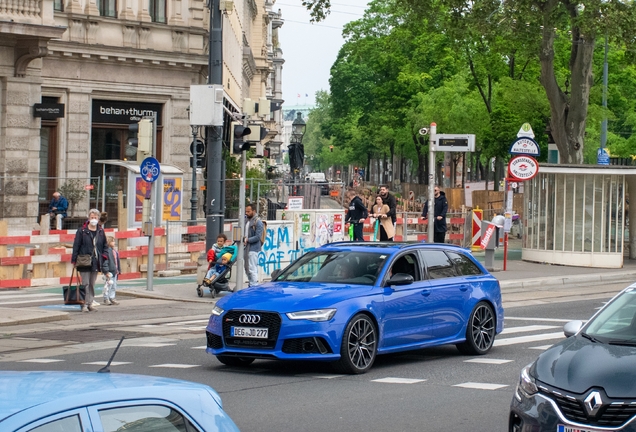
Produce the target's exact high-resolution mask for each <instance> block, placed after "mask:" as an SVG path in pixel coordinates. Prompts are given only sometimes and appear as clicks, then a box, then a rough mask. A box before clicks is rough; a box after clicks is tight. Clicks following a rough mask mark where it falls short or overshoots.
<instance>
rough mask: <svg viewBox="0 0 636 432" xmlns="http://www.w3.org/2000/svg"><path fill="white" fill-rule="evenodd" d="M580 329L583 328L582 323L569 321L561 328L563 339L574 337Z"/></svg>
mask: <svg viewBox="0 0 636 432" xmlns="http://www.w3.org/2000/svg"><path fill="white" fill-rule="evenodd" d="M581 327H583V321H579V320H576V321H570V322H569V323H566V324H565V325H564V326H563V334H564V335H565V337H570V336H574V335H575V334H577V333H578V332H579V330H581Z"/></svg>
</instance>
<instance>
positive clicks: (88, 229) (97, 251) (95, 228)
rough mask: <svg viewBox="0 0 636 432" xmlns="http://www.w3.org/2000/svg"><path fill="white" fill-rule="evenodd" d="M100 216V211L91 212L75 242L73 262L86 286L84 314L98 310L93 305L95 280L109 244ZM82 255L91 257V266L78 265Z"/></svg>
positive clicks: (76, 235) (79, 230) (78, 232)
mask: <svg viewBox="0 0 636 432" xmlns="http://www.w3.org/2000/svg"><path fill="white" fill-rule="evenodd" d="M100 216H101V212H100V211H99V210H97V209H92V210H90V211H89V212H88V221H86V223H84V225H83V226H82V228H80V229H78V230H77V233H76V234H75V241H74V242H73V255H72V257H71V262H72V263H73V266H74V267H76V268H77V272H78V273H79V275H80V280H81V283H82V284H83V285H86V299H85V300H86V301H85V303H84V306H82V312H88V311H96V310H97V308H96V307H95V306H94V305H93V298H94V297H95V280H96V279H97V272H98V271H99V270H100V268H101V258H100V257H102V256H103V254H104V250H105V248H106V244H107V242H106V234H104V229H103V228H102V227H101V226H100V225H99V218H100ZM80 255H89V256H90V257H91V259H90V265H85V266H81V267H80V265H79V264H77V259H78V256H80Z"/></svg>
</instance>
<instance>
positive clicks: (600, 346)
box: [508, 284, 636, 432]
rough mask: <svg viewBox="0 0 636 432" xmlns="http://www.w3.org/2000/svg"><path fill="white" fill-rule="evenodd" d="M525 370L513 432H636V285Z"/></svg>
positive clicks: (568, 329) (569, 327)
mask: <svg viewBox="0 0 636 432" xmlns="http://www.w3.org/2000/svg"><path fill="white" fill-rule="evenodd" d="M563 331H564V333H565V335H566V336H567V339H565V340H564V341H562V342H560V343H558V344H556V345H554V346H553V347H551V348H549V349H548V350H547V351H545V352H544V353H542V354H541V355H540V356H539V358H538V359H537V360H536V361H535V362H534V363H532V364H530V365H528V366H526V367H525V368H523V370H522V371H521V376H520V378H519V383H518V384H517V388H516V390H515V394H514V396H513V398H512V403H511V405H510V417H509V425H508V430H509V431H510V432H531V431H532V432H535V431H551V432H574V431H576V432H598V431H621V432H636V284H633V285H631V286H629V287H628V288H626V289H624V290H623V291H621V292H620V293H619V294H618V295H617V296H616V297H614V298H613V299H612V300H611V301H609V302H608V303H607V304H606V305H605V306H604V307H603V308H602V309H601V310H599V311H598V312H597V313H596V314H594V316H593V317H592V318H591V319H590V320H589V321H588V322H587V324H585V325H583V323H582V322H581V321H571V322H569V323H567V324H566V325H565V326H564V328H563Z"/></svg>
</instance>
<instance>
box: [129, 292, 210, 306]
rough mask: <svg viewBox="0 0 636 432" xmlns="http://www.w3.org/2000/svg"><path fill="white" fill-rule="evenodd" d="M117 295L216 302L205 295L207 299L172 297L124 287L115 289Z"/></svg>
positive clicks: (188, 301)
mask: <svg viewBox="0 0 636 432" xmlns="http://www.w3.org/2000/svg"><path fill="white" fill-rule="evenodd" d="M117 295H121V296H125V297H136V298H145V299H154V300H166V301H180V302H187V303H207V304H214V303H216V300H217V299H213V298H211V297H210V296H207V297H208V298H207V299H206V298H205V297H202V298H199V297H196V298H184V297H172V296H167V295H162V294H158V293H154V292H152V291H150V292H139V291H132V290H126V289H121V288H120V289H118V290H117Z"/></svg>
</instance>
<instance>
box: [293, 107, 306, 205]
mask: <svg viewBox="0 0 636 432" xmlns="http://www.w3.org/2000/svg"><path fill="white" fill-rule="evenodd" d="M306 129H307V124H306V123H305V121H304V120H303V115H302V113H300V112H299V113H298V115H297V116H296V119H295V120H294V122H293V123H292V132H291V139H290V142H291V144H290V145H289V148H288V150H289V165H290V168H291V172H292V175H293V176H294V184H298V173H300V170H301V169H302V167H303V160H304V158H305V148H304V146H303V144H302V141H303V135H305V130H306ZM294 195H296V191H294Z"/></svg>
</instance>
